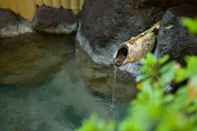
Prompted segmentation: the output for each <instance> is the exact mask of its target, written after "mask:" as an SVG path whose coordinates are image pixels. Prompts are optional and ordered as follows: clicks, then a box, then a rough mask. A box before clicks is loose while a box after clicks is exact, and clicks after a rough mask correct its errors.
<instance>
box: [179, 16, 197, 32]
mask: <svg viewBox="0 0 197 131" xmlns="http://www.w3.org/2000/svg"><path fill="white" fill-rule="evenodd" d="M182 23H183V25H184V26H186V27H187V28H188V29H189V30H190V31H191V32H192V33H194V34H197V18H196V19H191V18H183V19H182Z"/></svg>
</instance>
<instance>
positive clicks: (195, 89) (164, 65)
mask: <svg viewBox="0 0 197 131" xmlns="http://www.w3.org/2000/svg"><path fill="white" fill-rule="evenodd" d="M195 22H196V20H195V21H193V20H191V19H188V18H184V19H183V23H184V25H186V26H187V27H188V29H190V30H191V31H192V32H195V33H196V32H197V24H196V23H197V22H196V23H195ZM194 23H195V24H194ZM168 60H169V57H168V56H164V57H163V58H160V59H157V58H156V57H155V56H154V55H151V54H148V55H147V56H146V58H145V59H144V60H143V63H144V64H143V66H142V67H141V75H140V76H139V77H138V78H137V81H138V85H137V87H138V88H139V90H140V92H139V93H138V95H137V97H136V99H135V100H134V101H132V102H131V105H130V107H129V110H128V115H127V117H126V118H125V119H124V120H123V121H121V122H119V123H116V124H115V122H113V121H106V120H102V119H100V118H99V117H97V116H95V115H94V116H93V117H91V118H90V119H89V120H86V121H84V123H83V124H82V127H81V128H80V129H78V130H77V131H197V69H196V67H197V57H195V56H190V57H187V58H186V59H185V62H186V65H185V66H184V67H182V66H181V65H179V64H178V63H176V62H174V61H170V62H169V61H168ZM183 81H186V82H183ZM182 82H183V83H184V84H181V86H180V87H179V90H178V91H177V92H176V93H174V94H171V93H169V92H167V91H168V90H170V89H171V88H172V87H171V84H172V83H182Z"/></svg>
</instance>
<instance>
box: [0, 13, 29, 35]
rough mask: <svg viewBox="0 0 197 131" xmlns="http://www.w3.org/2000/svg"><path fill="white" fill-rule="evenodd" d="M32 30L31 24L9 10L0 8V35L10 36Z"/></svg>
mask: <svg viewBox="0 0 197 131" xmlns="http://www.w3.org/2000/svg"><path fill="white" fill-rule="evenodd" d="M27 32H32V30H31V25H30V24H29V23H28V22H26V21H25V20H24V19H23V18H22V17H20V16H18V15H16V14H15V13H13V12H12V11H10V10H7V9H0V37H12V36H16V35H20V34H24V33H27Z"/></svg>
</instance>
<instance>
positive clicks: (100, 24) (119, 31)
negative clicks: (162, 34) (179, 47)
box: [77, 0, 163, 64]
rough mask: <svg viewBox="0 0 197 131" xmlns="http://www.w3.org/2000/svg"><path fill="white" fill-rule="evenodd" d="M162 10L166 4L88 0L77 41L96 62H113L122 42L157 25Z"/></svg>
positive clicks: (120, 0) (128, 0)
mask: <svg viewBox="0 0 197 131" xmlns="http://www.w3.org/2000/svg"><path fill="white" fill-rule="evenodd" d="M162 13H163V8H162V7H156V6H149V7H143V8H141V7H140V3H139V2H136V1H134V0H86V2H85V6H84V8H83V10H82V12H81V21H80V26H79V29H78V33H77V40H78V41H79V43H80V45H81V46H82V47H83V48H84V49H85V50H86V52H87V53H88V54H89V55H90V56H91V57H92V59H93V60H94V61H95V62H97V63H100V64H111V63H112V62H113V59H112V58H113V54H114V53H115V50H116V49H117V48H118V46H119V45H120V43H121V42H122V41H125V40H128V38H129V37H131V36H134V35H137V34H138V33H140V32H143V31H144V30H145V29H146V28H148V27H150V26H151V25H153V23H155V22H156V21H158V20H159V19H160V18H161V16H162Z"/></svg>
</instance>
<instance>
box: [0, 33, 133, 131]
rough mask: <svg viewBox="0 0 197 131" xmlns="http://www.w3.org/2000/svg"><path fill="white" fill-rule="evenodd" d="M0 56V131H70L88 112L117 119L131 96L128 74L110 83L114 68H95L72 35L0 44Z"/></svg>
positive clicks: (30, 37) (24, 38)
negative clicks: (76, 44)
mask: <svg viewBox="0 0 197 131" xmlns="http://www.w3.org/2000/svg"><path fill="white" fill-rule="evenodd" d="M0 52H1V55H0V109H1V110H0V131H1V130H2V131H72V130H74V129H75V128H76V127H79V126H80V124H81V121H82V120H83V119H84V118H87V117H88V116H89V115H90V114H91V113H93V112H96V113H98V114H99V115H100V116H102V117H104V118H106V119H113V118H115V119H119V118H120V117H121V116H122V115H123V114H124V113H125V107H126V106H127V103H128V100H130V99H131V98H132V97H133V96H134V94H135V92H136V91H135V89H134V88H131V86H132V84H133V81H132V79H131V80H130V79H128V78H129V77H128V75H126V74H121V73H120V75H119V77H118V76H117V78H116V79H117V82H114V76H113V75H114V74H113V68H112V67H104V66H100V65H96V64H94V63H93V62H92V61H91V60H90V59H89V58H88V56H87V55H86V54H85V53H84V52H83V51H82V50H81V49H80V48H78V47H76V46H75V42H74V38H73V37H72V36H50V35H47V36H46V35H41V34H26V35H22V36H18V37H15V38H9V39H1V40H0ZM112 96H113V101H114V103H115V104H114V103H113V104H114V105H115V108H113V110H111V101H112V99H111V97H112ZM114 115H116V117H114Z"/></svg>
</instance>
